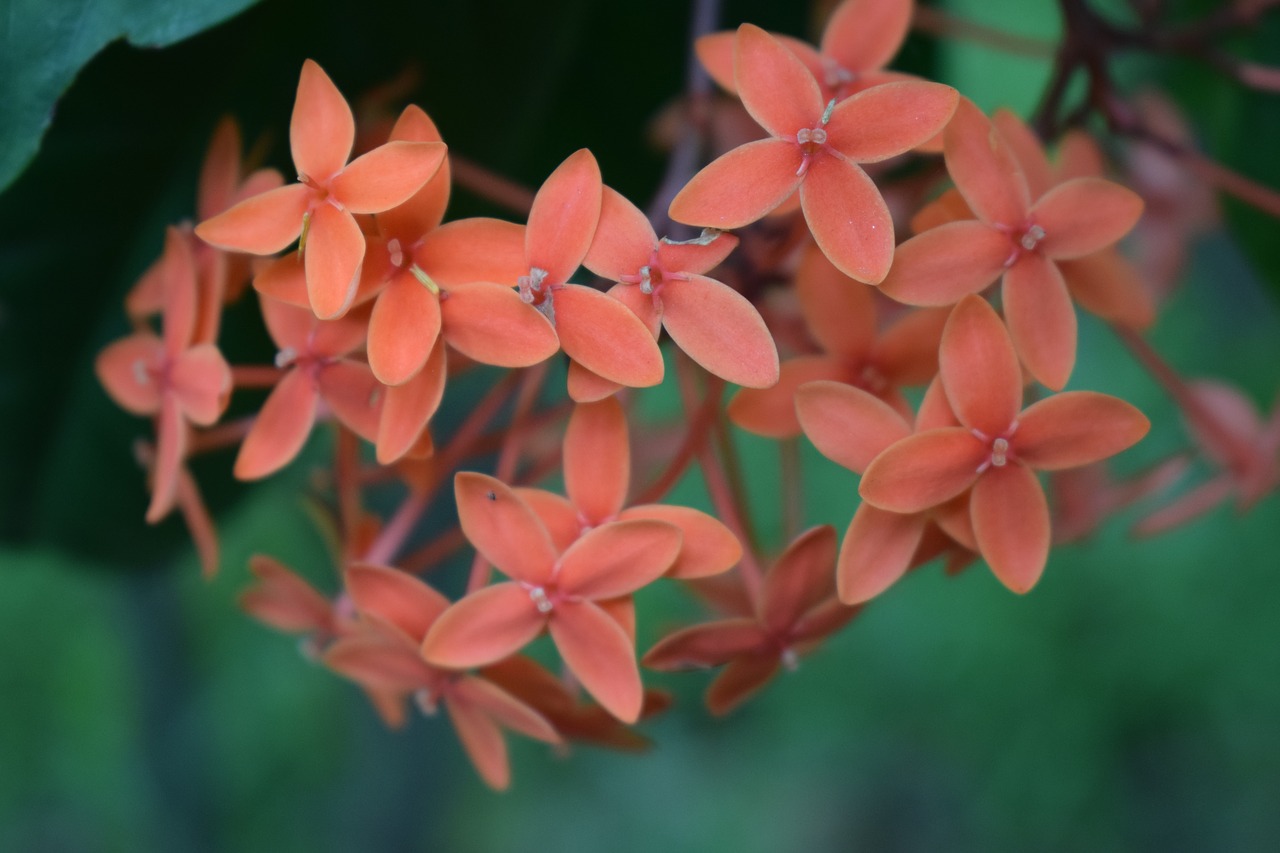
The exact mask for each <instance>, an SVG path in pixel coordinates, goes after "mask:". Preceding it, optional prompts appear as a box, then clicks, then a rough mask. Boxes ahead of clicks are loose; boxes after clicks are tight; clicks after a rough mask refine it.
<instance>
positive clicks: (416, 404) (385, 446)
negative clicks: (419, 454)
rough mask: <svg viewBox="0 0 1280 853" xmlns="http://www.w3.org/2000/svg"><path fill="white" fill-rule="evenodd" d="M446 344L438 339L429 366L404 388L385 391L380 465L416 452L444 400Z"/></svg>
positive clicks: (379, 430) (396, 387) (428, 360)
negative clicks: (428, 425) (429, 423)
mask: <svg viewBox="0 0 1280 853" xmlns="http://www.w3.org/2000/svg"><path fill="white" fill-rule="evenodd" d="M445 361H446V360H445V349H444V342H443V341H441V340H440V339H437V340H436V345H435V347H434V348H433V349H432V350H431V355H430V356H429V357H428V358H427V363H426V364H425V365H424V366H423V368H422V369H421V370H419V371H418V373H417V375H416V376H414V377H413V378H412V379H410V380H409V381H408V382H406V383H404V384H403V385H396V386H394V387H391V388H387V389H385V390H384V391H383V393H384V394H385V399H384V402H383V404H382V416H381V418H380V419H379V420H378V440H377V445H378V451H377V454H378V464H380V465H390V464H391V463H392V462H394V461H396V460H397V459H399V458H401V457H402V456H405V455H406V454H408V453H409V452H410V451H412V450H413V449H414V447H415V446H416V445H417V443H418V442H419V440H420V439H421V437H422V436H423V435H424V434H425V430H426V428H427V423H428V422H429V421H430V420H431V418H432V417H433V416H434V415H435V413H436V410H438V409H439V408H440V402H441V400H443V399H444V386H445V378H446V375H447V372H446V367H447V365H446V363H445Z"/></svg>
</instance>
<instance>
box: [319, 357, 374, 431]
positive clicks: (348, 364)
mask: <svg viewBox="0 0 1280 853" xmlns="http://www.w3.org/2000/svg"><path fill="white" fill-rule="evenodd" d="M316 380H317V382H318V383H319V385H320V396H321V397H322V398H323V399H324V402H325V404H326V405H327V406H328V407H329V409H330V410H332V412H333V415H334V417H336V418H337V419H338V422H339V423H341V424H342V425H343V426H345V427H346V428H347V429H349V430H351V431H352V432H354V433H355V434H356V435H358V436H360V437H361V438H363V439H364V440H365V441H368V442H370V443H372V442H375V441H377V440H378V422H379V421H380V420H381V417H382V403H383V395H384V392H385V389H384V388H383V386H382V384H381V383H379V382H378V380H377V378H376V377H375V376H374V375H373V371H372V370H370V369H369V365H367V364H365V363H364V362H362V361H352V360H350V359H345V358H344V359H339V360H338V361H334V362H330V363H329V364H326V365H325V366H324V369H322V370H321V371H320V372H319V374H317V376H316Z"/></svg>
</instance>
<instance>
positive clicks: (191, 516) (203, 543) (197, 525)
mask: <svg viewBox="0 0 1280 853" xmlns="http://www.w3.org/2000/svg"><path fill="white" fill-rule="evenodd" d="M177 501H178V509H179V510H180V511H181V512H182V520H183V521H184V522H186V525H187V531H188V532H189V533H190V534H191V540H192V542H193V543H195V546H196V552H197V553H198V554H199V555H200V573H201V574H202V575H203V576H204V579H205V580H212V579H213V578H214V576H215V575H217V574H218V566H219V565H220V563H221V560H222V557H221V549H220V547H219V545H218V531H217V530H216V529H215V528H214V526H213V517H212V516H211V515H209V508H208V507H207V506H205V502H204V499H203V498H201V497H200V490H199V489H198V488H197V487H196V481H195V478H194V477H192V476H191V472H190V471H188V470H187V469H186V467H185V466H184V467H182V468H180V469H179V470H178V493H177Z"/></svg>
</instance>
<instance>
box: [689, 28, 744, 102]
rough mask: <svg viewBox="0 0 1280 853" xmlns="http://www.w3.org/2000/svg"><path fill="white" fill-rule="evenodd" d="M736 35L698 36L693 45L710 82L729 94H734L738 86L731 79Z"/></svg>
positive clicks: (728, 31) (712, 34) (732, 78)
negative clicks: (709, 77) (712, 81)
mask: <svg viewBox="0 0 1280 853" xmlns="http://www.w3.org/2000/svg"><path fill="white" fill-rule="evenodd" d="M737 40H738V34H737V33H736V32H733V31H732V30H724V31H722V32H718V33H709V34H707V35H704V36H699V37H698V40H697V41H696V42H694V43H693V49H694V52H695V53H696V54H697V55H698V61H699V62H701V63H702V67H703V68H704V69H706V72H707V74H708V75H710V76H711V79H712V80H715V81H716V83H718V84H719V85H720V87H721V88H722V89H724V90H725V91H726V92H728V93H729V94H731V95H732V94H736V93H737V91H738V84H737V82H736V81H735V80H734V77H733V54H734V48H735V46H736V44H737Z"/></svg>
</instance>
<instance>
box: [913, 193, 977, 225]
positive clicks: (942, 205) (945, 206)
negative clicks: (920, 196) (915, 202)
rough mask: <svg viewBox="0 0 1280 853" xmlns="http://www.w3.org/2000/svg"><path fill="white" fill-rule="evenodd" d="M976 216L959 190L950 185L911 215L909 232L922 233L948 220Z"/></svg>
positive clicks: (952, 220) (957, 220) (973, 217)
mask: <svg viewBox="0 0 1280 853" xmlns="http://www.w3.org/2000/svg"><path fill="white" fill-rule="evenodd" d="M976 218H977V217H976V216H975V215H974V213H973V211H972V210H970V209H969V203H968V202H967V201H965V200H964V196H962V195H961V194H960V190H958V189H956V188H955V187H951V188H950V189H948V190H944V191H943V193H942V195H940V196H938V197H937V198H935V199H934V200H933V201H931V202H929V203H928V204H926V205H925V206H924V207H922V208H921V209H920V210H919V211H917V213H916V215H915V216H913V217H911V233H913V234H923V233H924V232H926V231H928V230H930V229H933V228H937V227H938V226H939V225H946V224H947V223H948V222H959V221H961V220H964V219H976Z"/></svg>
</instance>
